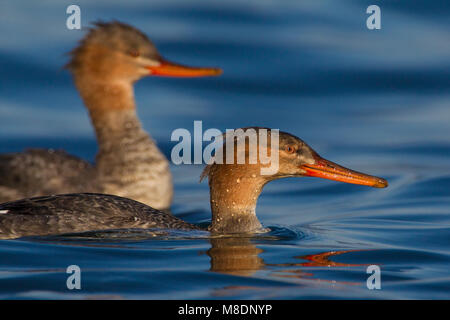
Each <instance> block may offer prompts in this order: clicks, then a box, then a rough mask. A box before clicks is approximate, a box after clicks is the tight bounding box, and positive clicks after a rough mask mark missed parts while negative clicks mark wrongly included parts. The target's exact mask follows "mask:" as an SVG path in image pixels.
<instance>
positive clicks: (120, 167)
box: [0, 22, 221, 210]
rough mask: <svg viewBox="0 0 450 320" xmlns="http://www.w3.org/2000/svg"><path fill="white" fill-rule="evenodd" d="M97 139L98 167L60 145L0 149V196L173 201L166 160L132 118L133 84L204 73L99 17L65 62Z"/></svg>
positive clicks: (208, 71) (209, 72) (163, 205)
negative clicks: (103, 196) (62, 195)
mask: <svg viewBox="0 0 450 320" xmlns="http://www.w3.org/2000/svg"><path fill="white" fill-rule="evenodd" d="M66 67H67V69H69V70H70V72H71V73H72V75H73V79H74V82H75V85H76V88H77V89H78V91H79V93H80V95H81V98H82V99H83V101H84V104H85V106H86V107H87V109H88V111H89V115H90V118H91V121H92V123H93V126H94V128H95V133H96V136H97V141H98V154H97V156H96V163H95V166H93V165H92V164H90V163H88V162H86V161H84V160H82V159H79V158H77V157H74V156H72V155H69V154H67V153H66V152H64V151H54V150H43V149H31V150H26V151H25V152H21V153H10V154H2V155H0V177H1V179H0V202H5V201H10V200H15V199H20V198H25V197H32V196H38V195H47V194H60V193H73V192H99V193H107V194H115V195H120V196H124V197H128V198H131V199H134V200H137V201H140V202H143V203H146V204H148V205H151V206H152V207H154V208H156V209H161V210H164V209H167V208H169V207H170V204H171V200H172V192H173V191H172V189H173V186H172V177H171V174H170V170H169V163H168V161H167V159H166V158H165V156H164V155H163V154H162V153H161V151H160V150H159V149H158V147H157V145H156V143H155V142H154V141H153V139H152V138H151V137H150V136H149V135H148V133H147V132H145V131H144V129H143V128H142V125H141V123H140V121H139V119H138V117H137V114H136V108H135V101H134V93H133V84H134V82H136V81H137V80H139V79H141V78H142V77H144V76H169V77H203V76H215V75H219V74H220V73H221V71H220V69H217V68H194V67H186V66H182V65H178V64H175V63H172V62H169V61H167V60H165V59H163V58H162V57H161V55H160V54H159V53H158V51H157V49H156V47H155V46H154V45H153V44H152V42H151V41H150V40H149V39H148V38H147V36H146V35H145V34H143V33H142V32H141V31H139V30H137V29H136V28H134V27H132V26H129V25H127V24H124V23H120V22H109V23H102V22H99V23H96V24H95V27H94V28H92V29H90V31H89V32H88V33H87V35H86V36H85V37H84V38H83V39H82V41H81V42H80V44H79V46H78V47H77V48H75V49H74V50H73V51H72V52H71V59H70V61H69V63H68V64H67V65H66Z"/></svg>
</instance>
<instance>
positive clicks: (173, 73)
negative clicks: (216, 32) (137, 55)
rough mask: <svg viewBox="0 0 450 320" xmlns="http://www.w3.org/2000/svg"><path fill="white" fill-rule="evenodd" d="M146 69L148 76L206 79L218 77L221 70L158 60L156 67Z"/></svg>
mask: <svg viewBox="0 0 450 320" xmlns="http://www.w3.org/2000/svg"><path fill="white" fill-rule="evenodd" d="M146 68H147V69H148V70H149V71H150V75H153V76H161V77H179V78H191V77H208V76H218V75H220V74H221V73H222V70H221V69H219V68H197V67H187V66H183V65H181V64H177V63H173V62H170V61H167V60H160V61H159V64H158V65H156V66H148V67H146Z"/></svg>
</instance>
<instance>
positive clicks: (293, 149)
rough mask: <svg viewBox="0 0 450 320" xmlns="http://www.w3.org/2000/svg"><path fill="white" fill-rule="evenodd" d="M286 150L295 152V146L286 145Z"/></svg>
mask: <svg viewBox="0 0 450 320" xmlns="http://www.w3.org/2000/svg"><path fill="white" fill-rule="evenodd" d="M284 150H285V151H286V152H287V153H294V152H295V148H294V147H293V146H286V148H284Z"/></svg>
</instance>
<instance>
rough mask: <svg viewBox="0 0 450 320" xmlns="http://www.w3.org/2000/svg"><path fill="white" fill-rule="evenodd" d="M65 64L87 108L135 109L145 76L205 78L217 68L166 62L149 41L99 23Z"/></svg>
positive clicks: (131, 30)
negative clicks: (135, 85) (139, 82)
mask: <svg viewBox="0 0 450 320" xmlns="http://www.w3.org/2000/svg"><path fill="white" fill-rule="evenodd" d="M70 55H71V60H70V61H69V63H68V64H67V65H66V68H67V69H69V70H70V71H71V72H72V74H73V76H74V79H75V84H76V86H77V88H78V89H79V91H80V93H81V95H82V97H83V99H84V100H85V103H86V105H87V107H88V109H89V110H90V111H91V112H92V111H93V112H94V113H97V111H102V110H103V111H104V110H115V109H134V100H133V90H132V85H133V83H134V82H135V81H137V80H139V79H141V78H142V77H144V76H152V75H153V76H167V77H204V76H215V75H219V74H221V73H222V71H221V70H220V69H218V68H196V67H187V66H182V65H179V64H176V63H172V62H169V61H167V60H165V59H164V58H163V57H162V56H161V55H160V54H159V52H158V50H157V49H156V47H155V46H154V45H153V43H152V42H151V41H150V39H149V38H148V37H147V36H146V35H145V34H143V33H142V32H141V31H139V30H138V29H136V28H134V27H132V26H130V25H127V24H124V23H120V22H116V21H115V22H108V23H104V22H98V23H95V26H94V27H93V28H91V29H90V30H89V32H88V33H87V34H86V36H85V37H84V38H83V39H82V40H81V42H80V44H79V46H78V47H76V48H75V49H74V50H72V52H71V53H70Z"/></svg>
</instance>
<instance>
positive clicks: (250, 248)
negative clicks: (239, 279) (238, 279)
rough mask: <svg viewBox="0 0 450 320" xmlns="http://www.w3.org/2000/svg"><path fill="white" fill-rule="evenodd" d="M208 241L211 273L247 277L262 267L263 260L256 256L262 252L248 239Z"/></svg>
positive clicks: (214, 239)
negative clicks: (209, 243) (209, 244)
mask: <svg viewBox="0 0 450 320" xmlns="http://www.w3.org/2000/svg"><path fill="white" fill-rule="evenodd" d="M209 241H210V242H211V249H209V250H208V251H207V254H208V256H209V257H210V258H211V271H214V272H219V273H227V274H233V275H239V276H249V275H252V274H253V273H255V272H256V271H258V270H259V269H262V268H263V267H264V261H263V259H261V258H260V257H259V256H258V255H259V254H260V253H261V252H263V250H262V249H259V248H257V247H256V246H255V245H254V244H252V243H251V240H250V239H249V238H244V237H233V238H212V239H210V240H209Z"/></svg>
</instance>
